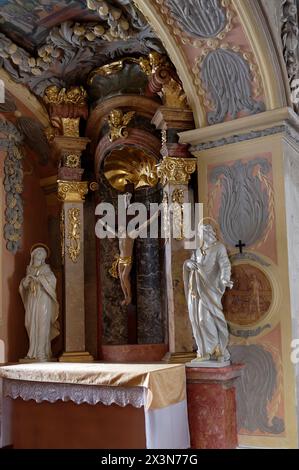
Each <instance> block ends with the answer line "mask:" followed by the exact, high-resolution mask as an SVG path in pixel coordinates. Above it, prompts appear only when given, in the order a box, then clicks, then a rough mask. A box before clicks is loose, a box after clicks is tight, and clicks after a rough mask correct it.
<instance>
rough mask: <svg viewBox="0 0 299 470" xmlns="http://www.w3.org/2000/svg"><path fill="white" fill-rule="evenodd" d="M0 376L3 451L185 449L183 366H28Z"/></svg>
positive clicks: (15, 367) (8, 369)
mask: <svg viewBox="0 0 299 470" xmlns="http://www.w3.org/2000/svg"><path fill="white" fill-rule="evenodd" d="M0 378H2V381H3V384H2V388H3V391H2V393H3V419H2V421H3V423H2V424H3V436H2V439H3V445H14V446H15V447H16V448H18V447H28V446H33V445H35V446H36V448H37V447H41V446H42V447H50V448H61V447H68V448H69V447H73V448H84V447H97V448H132V447H133V448H134V447H135V448H138V447H146V448H148V449H186V448H189V447H190V437H189V426H188V416H187V403H186V376H185V367H184V365H181V364H108V363H92V364H71V363H57V364H56V363H32V364H21V365H12V366H4V367H0ZM78 405H79V406H78ZM37 430H38V432H37ZM31 434H35V437H34V439H35V441H32V440H31V441H30V436H31ZM64 444H65V445H64Z"/></svg>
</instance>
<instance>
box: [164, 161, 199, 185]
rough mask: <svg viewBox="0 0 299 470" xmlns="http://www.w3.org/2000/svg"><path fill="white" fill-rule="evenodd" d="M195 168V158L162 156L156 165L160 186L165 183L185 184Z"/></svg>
mask: <svg viewBox="0 0 299 470" xmlns="http://www.w3.org/2000/svg"><path fill="white" fill-rule="evenodd" d="M195 170H196V160H193V159H191V158H173V157H164V158H163V160H162V162H161V163H160V164H159V165H158V166H157V174H158V177H159V178H160V182H161V184H162V186H165V185H166V184H175V185H186V184H188V182H189V180H190V177H191V175H192V173H194V172H195Z"/></svg>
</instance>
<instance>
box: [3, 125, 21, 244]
mask: <svg viewBox="0 0 299 470" xmlns="http://www.w3.org/2000/svg"><path fill="white" fill-rule="evenodd" d="M0 134H3V135H4V136H5V138H1V139H0V149H4V150H6V151H7V153H6V157H5V160H4V181H3V184H4V190H5V192H6V209H5V222H6V223H5V226H4V238H5V240H6V247H7V249H8V251H10V252H12V253H16V252H17V251H18V250H19V249H20V248H21V238H22V233H23V201H22V192H23V175H24V174H23V165H22V161H23V158H24V157H23V155H22V153H21V151H20V148H19V146H20V145H21V143H22V140H23V136H22V135H21V134H20V133H19V132H18V130H17V129H16V127H15V126H14V125H13V124H12V123H11V122H9V121H6V120H4V119H0Z"/></svg>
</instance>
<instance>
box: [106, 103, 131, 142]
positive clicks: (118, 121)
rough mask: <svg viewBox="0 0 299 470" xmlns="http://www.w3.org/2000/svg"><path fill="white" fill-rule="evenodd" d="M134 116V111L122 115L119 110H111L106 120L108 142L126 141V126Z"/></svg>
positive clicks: (127, 133)
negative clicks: (108, 130) (108, 129)
mask: <svg viewBox="0 0 299 470" xmlns="http://www.w3.org/2000/svg"><path fill="white" fill-rule="evenodd" d="M135 114H136V112H135V111H130V112H128V113H126V114H124V113H123V112H122V110H121V109H113V110H112V111H111V113H110V114H109V116H108V119H107V121H108V124H109V127H110V134H109V140H110V142H114V141H115V140H117V139H126V138H127V137H128V136H129V132H128V130H127V126H128V125H129V123H130V122H131V121H132V119H133V117H134V116H135Z"/></svg>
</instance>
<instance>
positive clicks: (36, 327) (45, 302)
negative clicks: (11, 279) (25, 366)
mask: <svg viewBox="0 0 299 470" xmlns="http://www.w3.org/2000/svg"><path fill="white" fill-rule="evenodd" d="M47 256H48V252H47V250H46V249H45V247H44V246H41V245H38V246H35V247H33V248H32V249H31V260H30V264H29V266H28V267H27V272H26V277H25V278H24V279H23V280H22V281H21V283H20V287H19V291H20V294H21V297H22V300H23V303H24V307H25V311H26V313H25V327H26V330H27V333H28V337H29V351H28V353H27V356H26V358H25V359H26V360H27V359H28V360H34V361H38V362H46V361H50V360H51V359H52V351H51V341H52V340H53V339H54V338H56V336H58V335H59V333H60V331H59V323H58V313H59V306H58V302H57V297H56V278H55V276H54V274H53V272H52V270H51V268H50V266H49V265H48V264H46V259H47Z"/></svg>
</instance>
